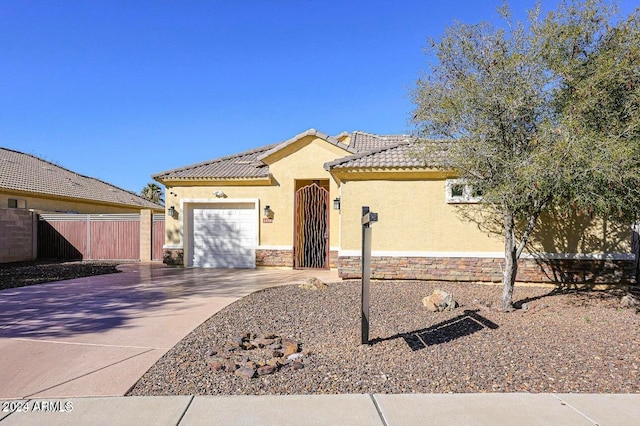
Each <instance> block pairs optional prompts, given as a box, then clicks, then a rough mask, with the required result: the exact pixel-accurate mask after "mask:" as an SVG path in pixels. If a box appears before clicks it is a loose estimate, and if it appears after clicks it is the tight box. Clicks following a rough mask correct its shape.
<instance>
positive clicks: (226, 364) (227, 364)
mask: <svg viewBox="0 0 640 426" xmlns="http://www.w3.org/2000/svg"><path fill="white" fill-rule="evenodd" d="M222 367H223V368H224V371H226V372H228V373H231V372H234V371H236V369H237V368H238V366H237V365H236V363H235V362H233V361H231V360H230V359H227V360H225V361H223V362H222Z"/></svg>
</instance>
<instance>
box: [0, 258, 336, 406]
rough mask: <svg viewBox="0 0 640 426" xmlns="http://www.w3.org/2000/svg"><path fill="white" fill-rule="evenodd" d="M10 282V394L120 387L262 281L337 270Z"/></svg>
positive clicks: (3, 382) (3, 385)
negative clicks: (26, 284) (25, 284)
mask: <svg viewBox="0 0 640 426" xmlns="http://www.w3.org/2000/svg"><path fill="white" fill-rule="evenodd" d="M123 270H125V272H122V273H119V274H111V275H102V276H96V277H87V278H79V279H75V280H68V281H59V282H55V283H49V284H41V285H36V286H30V287H23V288H18V289H11V290H3V291H0V353H1V354H2V362H0V378H1V379H0V399H25V398H51V397H80V396H119V395H124V394H125V393H126V392H127V391H128V390H129V389H130V388H131V386H133V385H134V384H135V383H136V381H137V380H138V379H139V378H140V377H141V376H142V375H143V374H144V373H145V372H146V371H147V370H148V369H149V368H150V367H151V366H152V365H153V364H154V363H155V362H156V361H157V360H158V359H159V358H160V357H161V356H162V355H163V354H164V353H166V352H167V351H168V350H169V349H170V348H171V347H173V346H174V345H175V344H176V343H178V342H179V341H180V340H181V339H182V338H183V337H185V336H186V335H187V334H188V333H189V332H191V330H193V329H194V328H196V327H197V326H198V325H200V324H201V323H202V322H204V321H205V320H206V319H207V318H209V317H210V316H211V315H213V314H215V313H216V312H218V311H219V310H220V309H222V308H224V307H225V306H227V305H229V304H230V303H232V302H234V301H236V300H238V299H239V298H241V297H243V296H246V295H247V294H250V293H252V292H254V291H256V290H260V289H263V288H266V287H272V286H276V285H283V284H292V283H296V282H301V281H302V280H303V279H304V278H306V277H308V276H316V277H318V278H320V279H322V280H323V281H325V282H331V281H334V282H335V281H338V275H337V272H336V271H323V270H297V271H296V270H291V269H271V268H269V269H267V268H264V269H255V270H223V269H174V268H165V267H158V266H157V265H156V266H152V265H144V264H131V265H124V266H123Z"/></svg>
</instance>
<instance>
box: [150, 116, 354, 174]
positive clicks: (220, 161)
mask: <svg viewBox="0 0 640 426" xmlns="http://www.w3.org/2000/svg"><path fill="white" fill-rule="evenodd" d="M306 136H317V137H318V138H321V139H324V140H325V141H327V142H329V143H330V144H333V145H335V146H338V147H340V148H343V149H344V150H345V151H346V152H355V151H353V150H352V149H351V148H350V147H349V146H348V145H346V144H344V143H342V142H340V141H339V140H338V139H337V138H335V137H332V136H329V135H327V134H325V133H322V132H319V131H317V130H315V129H309V130H307V131H305V132H302V133H299V134H297V135H296V136H294V137H292V138H291V139H287V140H286V141H283V142H279V143H276V144H272V145H267V146H263V147H260V148H255V149H252V150H250V151H244V152H241V153H239V154H234V155H229V156H226V157H221V158H216V159H214V160H209V161H205V162H202V163H197V164H192V165H189V166H185V167H180V168H177V169H173V170H167V171H165V172H161V173H157V174H155V175H153V176H152V177H153V178H154V179H156V180H158V181H160V182H162V181H163V180H172V179H186V180H188V179H234V178H261V177H268V176H269V166H267V165H266V164H265V163H263V162H262V160H263V159H264V158H266V157H268V156H269V155H271V154H274V153H276V152H277V151H279V150H281V149H283V148H285V147H287V146H289V145H291V144H293V143H294V142H296V141H298V140H300V139H301V138H303V137H306Z"/></svg>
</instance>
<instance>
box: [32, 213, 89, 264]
mask: <svg viewBox="0 0 640 426" xmlns="http://www.w3.org/2000/svg"><path fill="white" fill-rule="evenodd" d="M87 223H88V222H87V221H86V219H85V220H82V221H63V220H56V221H44V220H42V219H41V220H39V221H38V258H39V259H68V260H81V259H85V258H86V257H87Z"/></svg>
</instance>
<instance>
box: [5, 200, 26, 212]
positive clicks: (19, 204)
mask: <svg viewBox="0 0 640 426" xmlns="http://www.w3.org/2000/svg"><path fill="white" fill-rule="evenodd" d="M12 201H13V203H12ZM12 204H14V205H12ZM7 208H9V209H22V210H25V209H26V208H27V200H24V199H21V198H8V199H7Z"/></svg>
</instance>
